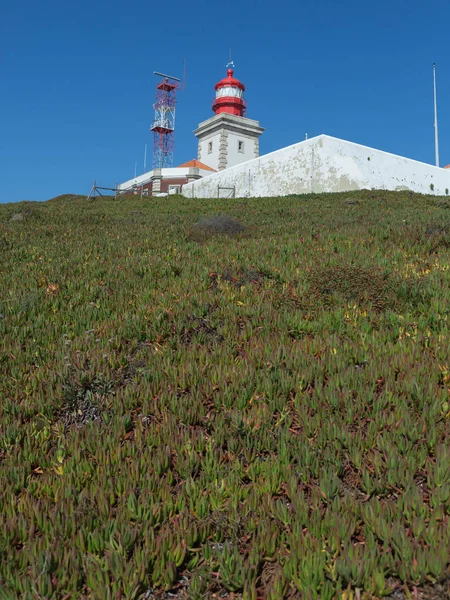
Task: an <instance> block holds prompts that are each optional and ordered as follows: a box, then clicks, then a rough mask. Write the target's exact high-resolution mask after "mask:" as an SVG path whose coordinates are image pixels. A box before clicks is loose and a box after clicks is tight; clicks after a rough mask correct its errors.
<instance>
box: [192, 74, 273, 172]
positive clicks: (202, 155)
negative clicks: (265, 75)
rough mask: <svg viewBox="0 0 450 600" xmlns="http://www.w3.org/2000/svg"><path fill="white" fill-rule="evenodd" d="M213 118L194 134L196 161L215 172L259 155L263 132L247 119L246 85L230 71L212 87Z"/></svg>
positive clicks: (201, 124)
mask: <svg viewBox="0 0 450 600" xmlns="http://www.w3.org/2000/svg"><path fill="white" fill-rule="evenodd" d="M214 89H215V91H216V95H215V98H214V101H213V104H212V109H213V111H214V113H215V114H214V116H213V117H211V118H209V119H207V120H206V121H203V122H202V123H200V124H199V126H198V128H197V129H196V130H195V131H194V134H195V136H196V137H197V139H198V154H197V158H198V160H200V161H202V162H203V163H204V164H206V165H208V166H209V167H211V168H212V169H215V170H216V171H221V170H222V169H227V168H229V167H232V166H234V165H237V164H240V163H242V162H245V161H247V160H251V159H252V158H257V157H258V156H259V136H260V135H261V134H262V132H263V131H264V129H263V128H262V127H260V125H259V122H258V121H255V120H254V119H248V118H247V116H246V112H247V103H246V101H245V99H244V92H245V85H244V84H243V83H242V82H240V81H239V80H238V79H236V78H235V77H234V72H233V69H228V71H227V76H226V77H224V78H223V79H221V80H220V81H219V82H218V83H216V85H215V86H214Z"/></svg>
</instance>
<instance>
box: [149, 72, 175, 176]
mask: <svg viewBox="0 0 450 600" xmlns="http://www.w3.org/2000/svg"><path fill="white" fill-rule="evenodd" d="M154 74H155V75H158V76H159V77H162V79H161V81H160V82H159V83H158V84H157V85H156V102H155V104H154V105H153V108H154V109H155V119H154V121H153V125H152V127H150V131H153V161H152V167H153V169H163V168H165V167H171V166H172V165H173V150H174V145H175V106H176V103H177V95H176V94H177V90H178V89H180V88H181V81H180V79H178V78H177V77H171V76H170V75H164V73H158V71H154Z"/></svg>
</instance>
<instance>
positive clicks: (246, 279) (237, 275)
mask: <svg viewBox="0 0 450 600" xmlns="http://www.w3.org/2000/svg"><path fill="white" fill-rule="evenodd" d="M209 277H210V280H211V284H210V286H209V287H210V289H215V288H217V287H218V284H219V281H226V282H227V283H229V284H230V285H232V286H233V287H236V288H241V287H242V286H244V285H247V284H254V285H260V284H261V283H262V282H263V280H264V279H267V278H268V275H267V274H264V273H261V271H259V270H257V269H239V270H237V271H236V270H235V271H233V270H232V269H225V271H224V272H223V273H210V275H209Z"/></svg>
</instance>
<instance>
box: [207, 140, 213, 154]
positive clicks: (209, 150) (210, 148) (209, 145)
mask: <svg viewBox="0 0 450 600" xmlns="http://www.w3.org/2000/svg"><path fill="white" fill-rule="evenodd" d="M211 152H212V142H208V154H211Z"/></svg>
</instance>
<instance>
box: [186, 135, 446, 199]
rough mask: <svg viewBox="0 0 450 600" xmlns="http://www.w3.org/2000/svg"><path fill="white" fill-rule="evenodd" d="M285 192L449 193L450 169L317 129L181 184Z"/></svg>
mask: <svg viewBox="0 0 450 600" xmlns="http://www.w3.org/2000/svg"><path fill="white" fill-rule="evenodd" d="M220 188H234V195H235V197H237V198H242V197H262V196H285V195H287V194H304V193H309V192H342V191H350V190H359V189H384V190H406V189H407V190H412V191H415V192H420V193H423V194H435V195H439V196H443V195H448V194H449V189H450V169H441V168H438V167H434V166H432V165H427V164H425V163H421V162H418V161H415V160H411V159H408V158H404V157H402V156H396V155H395V154H389V153H388V152H382V151H381V150H375V149H373V148H369V147H367V146H361V145H359V144H354V143H352V142H346V141H344V140H340V139H337V138H333V137H330V136H327V135H320V136H318V137H315V138H311V139H309V140H305V141H303V142H300V143H298V144H294V145H293V146H287V147H286V148H282V149H281V150H277V151H276V152H272V153H270V154H266V155H264V156H260V157H259V158H256V159H253V160H250V161H248V162H245V163H243V164H240V165H237V166H235V167H231V168H229V169H226V170H225V171H221V172H219V173H214V174H212V175H210V176H209V177H207V178H206V179H201V180H199V181H195V182H193V183H189V184H187V185H184V186H183V190H182V193H183V195H184V196H186V197H187V198H217V197H218V195H221V196H224V195H227V194H226V193H225V194H224V193H221V190H220Z"/></svg>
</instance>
